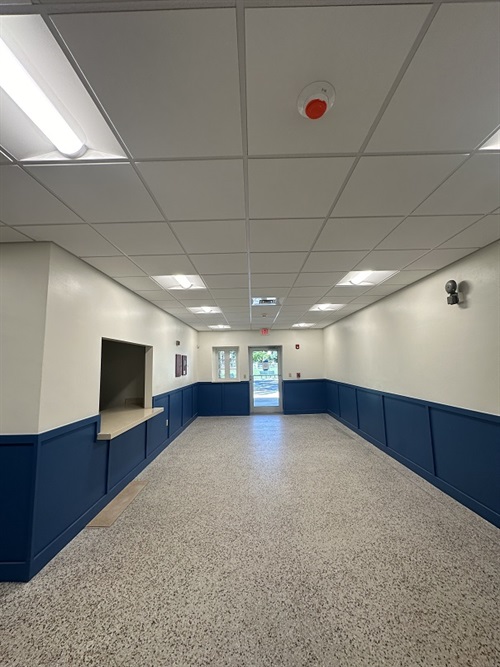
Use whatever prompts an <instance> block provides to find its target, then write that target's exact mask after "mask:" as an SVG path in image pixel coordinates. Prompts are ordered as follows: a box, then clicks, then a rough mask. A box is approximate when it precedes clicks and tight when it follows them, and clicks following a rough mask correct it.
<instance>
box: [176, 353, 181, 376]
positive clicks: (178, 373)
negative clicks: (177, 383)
mask: <svg viewBox="0 0 500 667" xmlns="http://www.w3.org/2000/svg"><path fill="white" fill-rule="evenodd" d="M181 375H182V354H176V355H175V377H176V378H179V377H180V376H181Z"/></svg>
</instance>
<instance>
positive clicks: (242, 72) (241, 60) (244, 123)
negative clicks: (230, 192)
mask: <svg viewBox="0 0 500 667" xmlns="http://www.w3.org/2000/svg"><path fill="white" fill-rule="evenodd" d="M235 22H236V48H237V52H238V83H239V90H240V115H241V148H242V152H243V198H244V210H245V239H246V246H247V247H246V256H247V275H248V310H249V318H250V323H251V322H252V274H251V264H250V222H249V220H250V218H249V215H250V203H249V202H250V195H249V186H248V118H247V76H246V25H245V9H244V5H243V2H242V0H236V8H235Z"/></svg>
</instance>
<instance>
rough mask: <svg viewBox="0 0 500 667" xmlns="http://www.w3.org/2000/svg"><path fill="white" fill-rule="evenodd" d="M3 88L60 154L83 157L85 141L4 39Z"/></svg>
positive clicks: (0, 75)
mask: <svg viewBox="0 0 500 667" xmlns="http://www.w3.org/2000/svg"><path fill="white" fill-rule="evenodd" d="M0 62H1V63H2V67H1V68H0V88H2V90H4V91H5V92H6V93H7V95H8V96H9V97H10V98H11V100H12V101H13V102H15V103H16V104H17V106H18V107H19V108H20V109H21V111H24V113H25V114H26V115H27V116H28V118H29V119H30V120H31V121H33V123H34V124H35V125H36V126H37V127H38V129H39V130H41V132H43V134H44V135H45V136H46V137H47V139H48V140H49V141H50V142H51V143H53V144H54V146H55V147H56V148H57V150H58V151H59V152H60V153H62V154H63V155H65V156H66V157H70V158H74V157H79V156H80V155H83V153H85V151H86V150H87V147H86V146H85V144H84V142H83V141H82V139H81V138H80V137H79V136H78V135H77V134H76V132H75V131H74V130H73V129H72V128H71V127H70V126H69V124H68V123H67V122H66V120H65V119H64V118H63V117H62V115H61V114H60V113H59V111H58V110H57V109H56V107H55V106H54V105H53V104H52V102H51V101H50V100H49V98H48V97H47V95H46V94H45V93H44V92H43V91H42V89H41V88H40V86H39V85H38V84H37V83H36V81H35V80H34V79H33V78H32V77H31V75H30V74H28V72H27V71H26V69H25V68H24V67H23V66H22V65H21V63H20V62H19V60H18V59H17V58H16V56H15V55H14V54H13V53H12V51H11V50H10V49H9V47H8V46H7V44H6V43H5V42H4V41H3V39H2V38H1V37H0Z"/></svg>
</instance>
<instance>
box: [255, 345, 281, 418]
mask: <svg viewBox="0 0 500 667" xmlns="http://www.w3.org/2000/svg"><path fill="white" fill-rule="evenodd" d="M257 350H259V351H266V350H269V351H273V352H274V351H276V352H277V353H278V392H279V404H278V405H276V406H271V405H266V406H260V407H254V404H253V402H254V401H253V387H254V385H253V357H252V352H254V351H257ZM248 377H249V378H250V414H269V413H273V412H274V413H276V412H277V413H280V412H281V413H282V412H283V382H282V380H283V346H282V345H251V346H250V345H249V346H248Z"/></svg>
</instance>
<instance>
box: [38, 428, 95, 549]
mask: <svg viewBox="0 0 500 667" xmlns="http://www.w3.org/2000/svg"><path fill="white" fill-rule="evenodd" d="M96 429H97V420H96V419H95V420H94V421H92V422H91V423H85V422H83V425H82V422H79V423H78V424H77V425H76V426H75V427H63V428H60V429H57V430H56V431H51V432H49V433H47V434H43V435H42V436H40V442H39V445H38V447H39V451H38V464H37V482H36V495H35V508H34V519H33V520H34V531H33V554H37V553H38V552H39V551H41V550H42V549H43V548H44V547H45V546H47V545H48V544H49V543H50V542H51V541H52V540H54V539H55V538H56V537H57V536H58V535H59V534H60V533H62V532H63V531H64V530H65V529H66V528H67V527H68V526H69V525H70V524H71V523H73V522H74V521H76V519H78V517H79V516H81V515H82V514H83V513H84V512H85V511H86V510H88V509H89V507H91V506H92V505H93V504H94V503H95V502H97V501H98V500H99V499H100V498H102V497H103V496H104V495H105V494H106V468H107V456H108V444H107V442H105V441H104V442H97V441H96Z"/></svg>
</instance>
